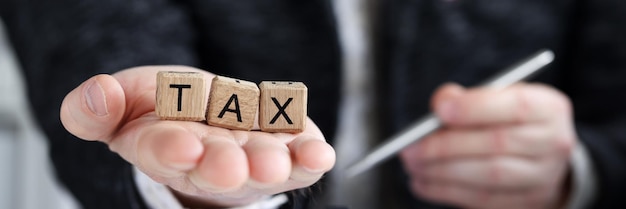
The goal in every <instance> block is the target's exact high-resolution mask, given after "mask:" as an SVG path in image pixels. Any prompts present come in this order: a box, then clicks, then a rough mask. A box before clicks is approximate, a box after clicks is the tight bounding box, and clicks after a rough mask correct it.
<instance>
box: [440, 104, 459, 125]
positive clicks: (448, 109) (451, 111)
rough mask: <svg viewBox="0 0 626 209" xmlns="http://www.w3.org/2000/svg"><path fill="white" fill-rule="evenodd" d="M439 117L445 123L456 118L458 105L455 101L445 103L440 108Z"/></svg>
mask: <svg viewBox="0 0 626 209" xmlns="http://www.w3.org/2000/svg"><path fill="white" fill-rule="evenodd" d="M439 114H440V115H439V117H441V119H442V120H444V121H452V120H454V118H455V117H456V104H455V103H454V102H453V101H450V100H448V101H444V102H443V103H442V104H441V105H440V106H439Z"/></svg>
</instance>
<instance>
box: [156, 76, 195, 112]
mask: <svg viewBox="0 0 626 209" xmlns="http://www.w3.org/2000/svg"><path fill="white" fill-rule="evenodd" d="M206 97H207V95H206V86H205V79H204V76H203V75H202V74H200V73H197V72H169V71H161V72H158V73H157V89H156V107H155V111H156V114H157V116H159V117H160V118H161V119H165V120H188V121H203V120H205V112H206V101H207V99H206Z"/></svg>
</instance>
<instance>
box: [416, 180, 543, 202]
mask: <svg viewBox="0 0 626 209" xmlns="http://www.w3.org/2000/svg"><path fill="white" fill-rule="evenodd" d="M411 190H412V191H413V193H415V194H416V195H418V196H420V197H423V198H425V199H428V200H430V201H433V202H439V203H445V204H452V205H455V206H460V207H462V208H481V209H492V208H493V209H498V208H520V209H522V208H545V206H546V205H549V199H551V198H552V197H553V194H552V191H550V190H547V189H544V190H537V191H524V192H502V191H493V190H483V189H477V188H471V187H465V186H459V185H455V184H441V183H431V182H427V181H417V180H415V181H412V182H411Z"/></svg>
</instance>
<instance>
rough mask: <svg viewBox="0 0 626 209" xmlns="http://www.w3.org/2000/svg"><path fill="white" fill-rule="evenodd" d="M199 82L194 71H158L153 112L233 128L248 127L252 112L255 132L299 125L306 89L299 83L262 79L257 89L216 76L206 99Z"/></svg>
mask: <svg viewBox="0 0 626 209" xmlns="http://www.w3.org/2000/svg"><path fill="white" fill-rule="evenodd" d="M205 83H206V82H205V80H204V77H203V76H202V74H200V73H194V72H159V73H158V74H157V95H156V98H157V101H156V108H155V110H156V113H157V115H158V116H159V117H160V118H161V119H165V120H191V121H203V120H206V121H207V123H208V124H209V125H212V126H219V127H223V128H228V129H237V130H251V129H252V127H253V126H254V122H255V121H257V120H256V119H257V116H258V117H259V118H258V119H259V120H258V122H259V127H260V128H261V131H266V132H291V133H296V132H301V131H303V130H304V128H305V125H306V119H307V117H306V116H307V88H306V86H305V85H304V84H303V83H301V82H282V81H281V82H279V81H264V82H261V84H260V85H259V87H257V85H256V84H255V83H252V82H249V81H244V80H239V79H233V78H228V77H224V76H216V77H215V78H213V80H212V83H211V91H210V93H209V96H208V97H209V98H208V102H207V99H206V84H205ZM259 88H260V89H259ZM257 113H258V114H257Z"/></svg>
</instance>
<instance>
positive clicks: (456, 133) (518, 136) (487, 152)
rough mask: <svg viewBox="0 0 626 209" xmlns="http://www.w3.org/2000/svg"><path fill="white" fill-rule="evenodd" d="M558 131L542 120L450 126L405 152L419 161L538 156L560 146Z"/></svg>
mask: <svg viewBox="0 0 626 209" xmlns="http://www.w3.org/2000/svg"><path fill="white" fill-rule="evenodd" d="M556 138H558V136H557V131H556V130H555V129H554V128H550V127H546V125H542V124H534V123H533V124H524V125H512V126H490V127H484V128H472V129H464V128H450V129H445V130H442V131H438V132H436V133H434V134H432V135H431V136H429V137H426V138H425V139H424V140H423V141H421V142H420V143H415V144H413V145H411V146H409V147H407V149H405V150H403V151H402V153H403V155H405V156H404V157H406V158H407V159H412V160H416V161H424V162H428V161H438V160H445V159H451V158H462V157H485V156H494V155H514V156H520V157H525V158H538V157H541V156H544V155H546V154H551V153H552V152H554V151H557V150H558V149H560V147H561V146H559V145H558V143H559V142H558V140H556Z"/></svg>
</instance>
